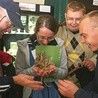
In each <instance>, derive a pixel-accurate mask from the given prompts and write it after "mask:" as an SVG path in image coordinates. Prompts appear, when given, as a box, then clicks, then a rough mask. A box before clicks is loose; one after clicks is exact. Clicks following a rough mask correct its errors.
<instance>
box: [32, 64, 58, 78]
mask: <svg viewBox="0 0 98 98" xmlns="http://www.w3.org/2000/svg"><path fill="white" fill-rule="evenodd" d="M55 70H56V67H55V66H54V65H50V66H49V68H45V69H41V68H39V67H34V68H33V71H35V72H36V73H37V75H38V76H48V75H50V74H51V73H52V72H54V71H55Z"/></svg>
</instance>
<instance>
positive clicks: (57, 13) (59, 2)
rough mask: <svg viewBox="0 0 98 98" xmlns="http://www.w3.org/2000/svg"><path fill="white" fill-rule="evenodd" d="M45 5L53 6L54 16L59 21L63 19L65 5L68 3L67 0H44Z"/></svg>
mask: <svg viewBox="0 0 98 98" xmlns="http://www.w3.org/2000/svg"><path fill="white" fill-rule="evenodd" d="M45 4H46V5H50V6H53V8H54V17H55V18H56V20H57V21H58V23H61V22H62V21H64V20H65V15H64V13H65V10H66V5H67V4H68V0H45Z"/></svg>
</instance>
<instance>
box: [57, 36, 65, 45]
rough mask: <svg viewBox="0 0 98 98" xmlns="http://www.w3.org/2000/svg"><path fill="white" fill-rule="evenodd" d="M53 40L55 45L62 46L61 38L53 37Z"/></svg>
mask: <svg viewBox="0 0 98 98" xmlns="http://www.w3.org/2000/svg"><path fill="white" fill-rule="evenodd" d="M55 40H56V42H57V44H58V45H59V46H63V45H64V41H63V40H62V39H61V38H59V37H55Z"/></svg>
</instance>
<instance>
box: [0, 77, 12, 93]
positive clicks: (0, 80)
mask: <svg viewBox="0 0 98 98" xmlns="http://www.w3.org/2000/svg"><path fill="white" fill-rule="evenodd" d="M13 85H14V81H13V78H12V77H8V76H0V92H4V91H6V90H7V89H9V88H10V87H11V86H13Z"/></svg>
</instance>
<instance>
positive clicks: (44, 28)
mask: <svg viewBox="0 0 98 98" xmlns="http://www.w3.org/2000/svg"><path fill="white" fill-rule="evenodd" d="M38 33H39V34H42V35H51V34H54V33H53V32H52V31H51V30H49V29H48V28H46V27H42V28H40V29H39V32H38Z"/></svg>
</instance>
